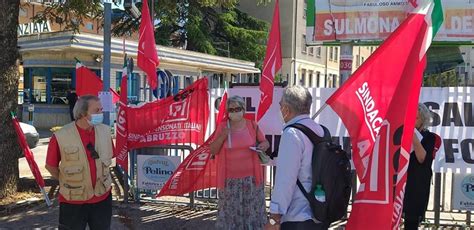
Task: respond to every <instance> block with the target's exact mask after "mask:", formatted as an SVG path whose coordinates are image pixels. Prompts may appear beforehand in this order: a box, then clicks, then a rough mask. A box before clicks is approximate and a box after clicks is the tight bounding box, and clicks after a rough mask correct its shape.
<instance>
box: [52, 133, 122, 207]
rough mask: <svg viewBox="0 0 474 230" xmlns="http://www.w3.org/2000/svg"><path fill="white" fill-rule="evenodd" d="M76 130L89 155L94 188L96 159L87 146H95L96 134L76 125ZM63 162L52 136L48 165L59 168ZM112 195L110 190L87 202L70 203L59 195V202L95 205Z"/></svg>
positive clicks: (72, 202)
mask: <svg viewBox="0 0 474 230" xmlns="http://www.w3.org/2000/svg"><path fill="white" fill-rule="evenodd" d="M76 128H77V130H78V131H79V135H80V137H81V140H82V144H83V145H84V149H85V151H86V155H87V160H88V161H89V169H90V174H91V180H92V187H95V183H96V177H95V175H96V172H97V169H96V166H95V159H93V158H92V157H91V153H90V151H89V150H87V148H86V146H87V144H89V143H91V144H93V145H95V133H94V130H93V129H92V130H90V131H88V130H85V129H81V128H80V127H79V126H77V124H76ZM114 157H115V151H114ZM60 161H61V153H60V150H59V145H58V140H57V139H56V136H54V135H53V136H52V137H51V139H50V141H49V145H48V153H47V155H46V164H47V165H48V166H51V167H59V162H60ZM109 194H110V190H109V191H108V192H106V193H105V194H104V195H102V196H95V195H94V196H93V197H92V198H91V199H89V200H86V201H69V200H66V199H65V198H64V197H63V196H62V195H61V193H59V202H60V203H63V202H64V203H68V204H93V203H98V202H100V201H103V200H105V199H106V198H107V197H108V196H109Z"/></svg>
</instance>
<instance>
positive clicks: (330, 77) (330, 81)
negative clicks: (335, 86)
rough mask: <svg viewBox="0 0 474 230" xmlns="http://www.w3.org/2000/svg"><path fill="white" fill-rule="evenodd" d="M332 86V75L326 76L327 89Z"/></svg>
mask: <svg viewBox="0 0 474 230" xmlns="http://www.w3.org/2000/svg"><path fill="white" fill-rule="evenodd" d="M331 85H332V74H328V75H327V76H326V88H329V87H331Z"/></svg>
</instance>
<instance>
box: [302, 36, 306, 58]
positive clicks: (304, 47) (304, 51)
mask: <svg viewBox="0 0 474 230" xmlns="http://www.w3.org/2000/svg"><path fill="white" fill-rule="evenodd" d="M301 53H304V54H305V53H306V35H304V34H303V37H302V39H301Z"/></svg>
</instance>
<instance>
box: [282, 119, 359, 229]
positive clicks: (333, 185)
mask: <svg viewBox="0 0 474 230" xmlns="http://www.w3.org/2000/svg"><path fill="white" fill-rule="evenodd" d="M288 127H293V128H296V129H298V130H300V131H301V132H303V133H304V134H305V135H306V136H307V137H308V138H309V139H310V140H311V142H312V143H313V145H314V148H313V156H312V160H311V165H312V183H311V191H309V192H307V191H305V189H304V187H303V185H302V184H301V182H300V181H299V180H297V181H296V184H297V185H298V187H299V188H300V190H301V192H302V193H303V194H304V196H305V197H306V199H308V201H309V203H310V206H311V210H312V211H313V216H314V217H315V218H316V219H317V220H319V221H320V222H322V223H324V224H325V225H326V226H329V225H330V224H331V223H332V222H334V221H337V220H340V219H341V218H342V217H343V216H344V215H345V214H346V213H347V206H348V204H349V199H350V196H351V186H352V183H351V179H352V173H351V164H350V161H349V157H348V154H347V153H346V152H345V151H344V150H342V149H341V146H340V145H336V144H334V143H333V142H332V140H331V134H330V133H329V130H328V129H327V128H326V127H324V126H322V127H323V129H324V137H319V136H318V135H316V134H315V133H314V132H313V131H312V130H311V129H309V128H308V127H306V126H304V125H302V124H298V123H296V124H291V125H289V126H287V128H288ZM317 185H320V186H322V189H323V190H324V192H325V195H326V201H325V202H320V201H318V200H317V199H316V198H315V196H314V192H315V191H316V188H317Z"/></svg>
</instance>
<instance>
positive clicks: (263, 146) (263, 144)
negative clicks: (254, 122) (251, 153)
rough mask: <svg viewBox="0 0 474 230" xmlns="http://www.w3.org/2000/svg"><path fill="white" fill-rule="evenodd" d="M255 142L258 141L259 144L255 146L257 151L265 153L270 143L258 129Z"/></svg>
mask: <svg viewBox="0 0 474 230" xmlns="http://www.w3.org/2000/svg"><path fill="white" fill-rule="evenodd" d="M257 140H258V142H260V143H259V144H258V146H257V148H258V149H260V150H262V151H264V152H266V151H267V149H268V148H270V143H269V142H268V140H267V139H266V138H265V135H264V134H263V132H262V130H261V129H258V133H257Z"/></svg>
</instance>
